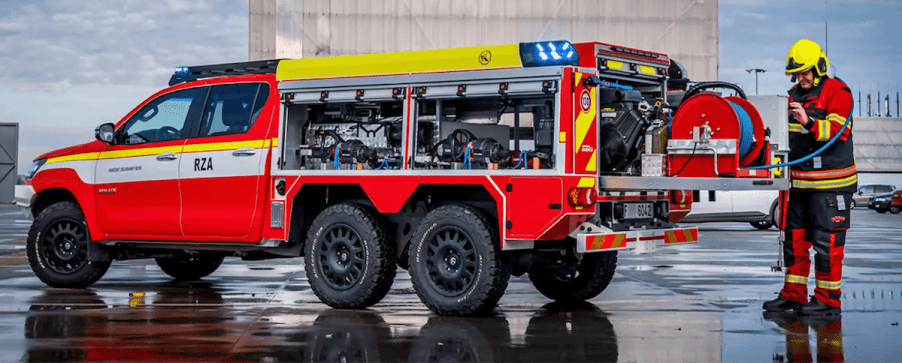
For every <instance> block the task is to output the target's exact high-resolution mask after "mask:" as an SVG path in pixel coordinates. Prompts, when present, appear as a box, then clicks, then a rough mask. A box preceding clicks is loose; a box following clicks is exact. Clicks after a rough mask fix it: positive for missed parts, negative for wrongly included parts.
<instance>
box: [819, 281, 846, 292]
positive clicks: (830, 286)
mask: <svg viewBox="0 0 902 363" xmlns="http://www.w3.org/2000/svg"><path fill="white" fill-rule="evenodd" d="M816 283H817V287H818V288H819V289H827V290H839V285H840V284H839V283H840V281H824V280H817V282H816Z"/></svg>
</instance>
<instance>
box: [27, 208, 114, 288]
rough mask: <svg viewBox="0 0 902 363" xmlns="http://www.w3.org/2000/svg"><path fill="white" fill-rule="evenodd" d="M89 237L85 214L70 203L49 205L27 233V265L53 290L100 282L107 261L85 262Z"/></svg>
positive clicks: (108, 266)
mask: <svg viewBox="0 0 902 363" xmlns="http://www.w3.org/2000/svg"><path fill="white" fill-rule="evenodd" d="M88 243H90V235H89V233H88V225H87V222H85V215H84V214H83V213H82V211H81V208H79V207H78V205H77V204H75V203H73V202H59V203H55V204H52V205H50V206H49V207H47V208H46V209H44V210H43V211H41V213H40V214H39V215H38V216H37V218H35V220H34V223H32V224H31V229H29V230H28V241H27V243H26V248H27V253H28V263H29V264H30V265H31V269H32V271H34V274H35V275H37V277H38V278H39V279H41V281H43V282H44V283H45V284H47V285H48V286H52V287H85V286H90V285H91V284H93V283H95V282H97V280H100V278H101V277H103V275H104V274H105V273H106V271H107V270H108V269H109V268H110V261H100V262H98V261H91V260H90V259H88Z"/></svg>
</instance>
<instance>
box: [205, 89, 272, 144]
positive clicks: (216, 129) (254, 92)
mask: <svg viewBox="0 0 902 363" xmlns="http://www.w3.org/2000/svg"><path fill="white" fill-rule="evenodd" d="M268 95H269V84H266V83H243V84H231V85H224V86H215V87H213V89H212V90H211V91H210V96H209V97H208V98H207V104H206V107H205V108H204V117H203V121H202V123H201V129H200V136H201V137H204V136H222V135H235V134H243V133H245V132H247V131H248V130H250V129H251V126H253V125H254V122H255V121H256V120H257V117H258V116H259V115H260V111H261V110H262V109H263V105H265V104H266V99H267V96H268Z"/></svg>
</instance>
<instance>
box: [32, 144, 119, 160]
mask: <svg viewBox="0 0 902 363" xmlns="http://www.w3.org/2000/svg"><path fill="white" fill-rule="evenodd" d="M108 148H109V145H107V144H106V143H103V142H101V141H98V140H94V141H91V142H87V143H84V144H79V145H75V146H69V147H64V148H62V149H56V150H53V151H49V152H46V153H44V154H41V156H38V159H44V158H47V159H49V158H58V157H61V156H70V155H77V154H84V153H96V152H100V151H104V150H107V149H108Z"/></svg>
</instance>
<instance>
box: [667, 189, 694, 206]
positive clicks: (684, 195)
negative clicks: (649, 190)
mask: <svg viewBox="0 0 902 363" xmlns="http://www.w3.org/2000/svg"><path fill="white" fill-rule="evenodd" d="M670 200H671V201H672V202H674V203H676V204H690V203H692V191H691V190H671V191H670Z"/></svg>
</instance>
